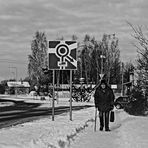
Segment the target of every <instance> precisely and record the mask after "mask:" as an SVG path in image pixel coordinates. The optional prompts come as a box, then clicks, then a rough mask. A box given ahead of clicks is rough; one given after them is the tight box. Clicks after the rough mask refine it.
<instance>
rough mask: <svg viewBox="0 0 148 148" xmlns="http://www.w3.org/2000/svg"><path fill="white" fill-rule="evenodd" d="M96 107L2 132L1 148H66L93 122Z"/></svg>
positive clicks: (0, 132) (0, 135)
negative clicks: (70, 116)
mask: <svg viewBox="0 0 148 148" xmlns="http://www.w3.org/2000/svg"><path fill="white" fill-rule="evenodd" d="M93 117H94V107H91V108H87V109H84V110H79V111H73V121H70V120H69V113H65V114H62V115H60V116H55V121H52V120H51V118H46V119H41V120H38V121H34V122H28V123H24V124H20V125H17V126H14V127H11V128H6V129H1V130H0V148H47V147H49V148H50V147H51V148H65V147H68V146H69V144H70V141H71V140H72V138H73V137H74V136H76V135H77V133H79V132H80V131H81V130H83V129H84V128H85V127H87V126H88V125H89V123H90V122H92V121H93Z"/></svg>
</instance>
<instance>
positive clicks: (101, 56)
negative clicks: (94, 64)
mask: <svg viewBox="0 0 148 148" xmlns="http://www.w3.org/2000/svg"><path fill="white" fill-rule="evenodd" d="M100 58H101V74H100V77H101V79H102V78H103V76H104V74H103V59H105V58H106V57H105V56H104V55H100Z"/></svg>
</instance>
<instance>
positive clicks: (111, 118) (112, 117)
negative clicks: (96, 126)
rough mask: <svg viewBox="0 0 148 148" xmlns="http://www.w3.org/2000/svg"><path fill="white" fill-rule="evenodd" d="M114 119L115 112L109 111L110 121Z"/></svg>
mask: <svg viewBox="0 0 148 148" xmlns="http://www.w3.org/2000/svg"><path fill="white" fill-rule="evenodd" d="M114 121H115V113H114V111H111V112H110V122H114Z"/></svg>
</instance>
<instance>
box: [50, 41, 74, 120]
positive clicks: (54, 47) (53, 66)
mask: <svg viewBox="0 0 148 148" xmlns="http://www.w3.org/2000/svg"><path fill="white" fill-rule="evenodd" d="M76 50H77V42H76V41H49V44H48V67H49V70H53V100H52V120H53V121H54V106H55V104H54V101H55V70H70V96H69V97H70V100H69V103H70V104H69V105H70V120H72V70H75V69H77V59H76V57H77V56H76Z"/></svg>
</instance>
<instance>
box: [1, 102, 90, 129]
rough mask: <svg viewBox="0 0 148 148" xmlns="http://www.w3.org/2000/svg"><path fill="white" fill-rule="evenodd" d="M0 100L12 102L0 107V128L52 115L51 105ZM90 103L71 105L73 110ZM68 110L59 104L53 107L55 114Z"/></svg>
mask: <svg viewBox="0 0 148 148" xmlns="http://www.w3.org/2000/svg"><path fill="white" fill-rule="evenodd" d="M0 102H1V103H2V102H5V103H6V102H12V103H13V104H14V105H12V106H6V107H1V108H0V128H4V127H9V126H12V125H16V124H20V123H23V122H28V121H32V120H37V119H40V118H44V117H48V116H51V115H52V108H51V107H44V108H41V107H39V106H40V105H41V103H27V102H24V101H23V100H20V101H19V100H17V101H16V100H8V99H7V100H6V99H0ZM86 107H91V106H90V105H84V106H73V107H72V109H73V110H79V109H83V108H86ZM64 112H69V106H60V107H56V108H55V115H58V114H61V113H64Z"/></svg>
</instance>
